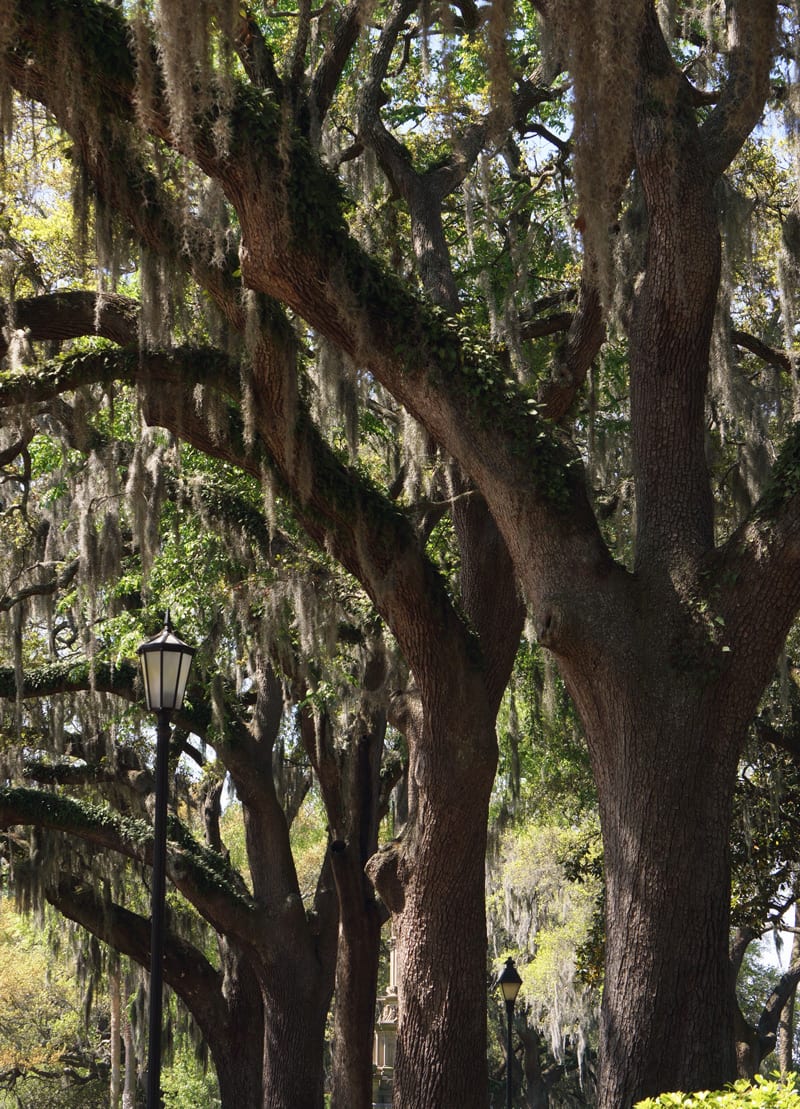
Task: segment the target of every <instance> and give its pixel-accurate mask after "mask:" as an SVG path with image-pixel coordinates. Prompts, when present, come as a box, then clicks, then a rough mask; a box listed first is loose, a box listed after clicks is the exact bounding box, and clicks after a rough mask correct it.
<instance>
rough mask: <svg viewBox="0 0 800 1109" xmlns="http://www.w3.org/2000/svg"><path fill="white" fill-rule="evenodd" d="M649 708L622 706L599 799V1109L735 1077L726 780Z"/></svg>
mask: <svg viewBox="0 0 800 1109" xmlns="http://www.w3.org/2000/svg"><path fill="white" fill-rule="evenodd" d="M655 699H656V697H655V691H654V692H653V695H652V700H651V699H650V698H646V697H645V698H642V700H641V702H640V706H639V707H638V710H637V707H636V706H634V705H631V704H629V705H627V706H626V708H627V712H626V715H627V716H628V722H627V724H626V725H625V731H624V732H623V734H622V735H621V736H620V739H621V740H622V744H621V746H622V748H623V749H624V751H625V753H626V755H625V758H624V759H623V760H620V761H619V762H618V763H617V765H615V766H613V767H611V768H609V769H608V770H607V771H606V772H605V774H604V775H603V778H602V785H601V787H600V806H601V817H602V827H603V836H604V844H605V872H606V905H607V907H606V936H607V940H606V977H605V988H604V992H603V1008H602V1031H601V1040H600V1073H599V1085H600V1097H599V1102H598V1104H599V1105H600V1106H601V1107H603V1109H621V1107H623V1106H625V1107H627V1106H630V1105H632V1104H633V1103H634V1102H635V1101H637V1100H638V1099H640V1098H643V1097H647V1096H653V1095H656V1094H658V1093H661V1092H663V1091H665V1090H667V1089H700V1088H705V1089H719V1088H721V1087H722V1086H723V1085H724V1084H725V1083H726V1082H728V1081H730V1080H731V1078H732V1077H733V1075H734V1074H735V1053H734V1011H735V1000H734V996H733V989H732V985H733V983H732V978H731V973H730V964H729V960H728V951H727V945H728V913H729V904H730V884H729V868H728V826H729V816H730V806H731V794H732V789H733V780H734V774H733V771H732V769H731V767H730V766H729V767H726V768H721V767H720V766H719V765H718V764H716V763H714V762H713V761H712V760H710V759H709V760H704V759H703V758H702V757H699V758H698V753H699V752H701V751H702V750H703V749H704V746H705V744H706V743H707V741H708V731H707V730H705V729H704V728H703V726H702V723H699V722H698V719H697V717H696V716H694V714H692V713H691V712H689V713H687V714H686V716H685V718H684V719H683V721H679V720H677V719H676V720H675V726H674V728H664V727H663V723H662V722H659V723H654V722H653V721H652V719H648V717H649V705H651V704H653V703H654V702H655ZM699 715H700V714H698V716H699ZM701 719H702V717H701ZM634 721H635V723H634ZM679 762H683V765H684V767H685V770H684V772H683V773H676V772H675V769H674V767H675V766H676V764H678V763H679ZM670 767H672V768H673V769H672V770H670V769H669V768H670Z"/></svg>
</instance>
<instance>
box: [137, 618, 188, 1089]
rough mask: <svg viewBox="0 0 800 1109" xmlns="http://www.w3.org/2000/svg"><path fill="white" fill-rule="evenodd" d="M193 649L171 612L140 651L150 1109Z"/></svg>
mask: <svg viewBox="0 0 800 1109" xmlns="http://www.w3.org/2000/svg"><path fill="white" fill-rule="evenodd" d="M194 653H195V648H194V647H189V646H187V645H186V644H185V643H183V642H182V641H181V640H180V639H178V637H177V636H176V635H175V634H174V633H173V631H172V624H171V623H170V619H169V612H168V613H167V615H166V617H165V619H164V628H163V631H161V632H160V633H159V634H158V635H156V636H154V637H153V638H152V639H148V640H147V642H146V643H142V645H141V646H140V647H139V659H140V661H141V664H142V677H143V678H144V690H145V696H146V698H147V707H148V708H149V709H150V711H151V712H155V713H156V717H157V724H156V812H155V826H154V830H153V877H152V892H151V902H150V906H151V907H150V919H151V931H150V1027H149V1039H148V1055H147V1109H159V1107H160V1106H161V1005H162V996H163V983H164V977H163V964H164V899H165V894H166V870H167V792H168V786H169V770H168V767H169V737H170V732H171V729H170V723H169V718H170V713H171V712H172V711H174V710H178V709H180V707H181V705H182V704H183V696H184V693H185V692H186V682H187V680H188V677H189V669H190V667H191V665H192V657H193V655H194Z"/></svg>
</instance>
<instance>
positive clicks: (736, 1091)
mask: <svg viewBox="0 0 800 1109" xmlns="http://www.w3.org/2000/svg"><path fill="white" fill-rule="evenodd" d="M675 1106H682V1107H683V1109H800V1092H798V1078H797V1075H795V1074H790V1075H787V1076H786V1078H785V1079H780V1078H776V1079H774V1080H772V1079H767V1078H764V1077H762V1075H760V1074H757V1075H756V1078H755V1082H754V1083H750V1082H748V1081H740V1082H734V1084H733V1085H732V1086H729V1087H728V1088H727V1089H726V1090H719V1091H717V1092H716V1093H712V1092H710V1091H708V1090H703V1091H702V1092H701V1093H699V1094H680V1093H677V1094H662V1095H661V1097H655V1098H654V1097H649V1098H646V1099H645V1100H644V1101H640V1102H638V1103H637V1104H636V1106H635V1109H674V1107H675Z"/></svg>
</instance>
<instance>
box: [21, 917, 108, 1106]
mask: <svg viewBox="0 0 800 1109" xmlns="http://www.w3.org/2000/svg"><path fill="white" fill-rule="evenodd" d="M0 996H2V998H3V1006H2V1015H1V1016H0V1109H17V1107H18V1106H20V1105H35V1106H36V1107H37V1109H81V1107H83V1109H104V1107H105V1106H107V1105H108V1096H109V1095H108V1057H107V1050H108V1044H107V1042H105V1043H104V1042H103V1037H102V1033H101V1029H100V1026H99V1024H100V1021H101V1020H107V1014H105V1015H104V1014H103V1012H102V1010H101V1009H100V1008H97V1009H96V1010H95V1012H94V1013H93V1015H92V1019H91V1021H90V1022H89V1023H87V1022H86V1021H85V1014H84V1007H83V998H82V997H81V994H80V992H79V989H78V986H77V984H76V982H75V977H74V973H73V972H72V969H71V968H70V966H69V965H68V964H67V962H66V961H61V960H54V959H53V955H52V952H51V951H50V950H48V947H47V944H46V943H45V941H44V940H43V938H42V936H41V934H39V933H38V932H37V930H36V929H35V928H34V927H32V926H31V924H30V923H29V922H28V921H26V920H25V919H24V918H22V917H20V916H18V915H17V914H16V913H15V912H14V911H13V910H12V908H11V906H10V905H9V903H8V901H6V900H5V899H4V898H2V897H0Z"/></svg>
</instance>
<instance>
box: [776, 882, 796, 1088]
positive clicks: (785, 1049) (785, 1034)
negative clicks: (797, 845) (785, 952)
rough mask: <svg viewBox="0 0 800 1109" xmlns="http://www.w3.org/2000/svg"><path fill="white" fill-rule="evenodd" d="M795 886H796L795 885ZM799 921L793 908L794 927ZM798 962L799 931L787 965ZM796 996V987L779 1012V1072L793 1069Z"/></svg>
mask: <svg viewBox="0 0 800 1109" xmlns="http://www.w3.org/2000/svg"><path fill="white" fill-rule="evenodd" d="M795 888H796V887H795ZM798 923H800V913H798V912H797V909H796V908H795V927H797V925H798ZM798 964H800V933H798V932H795V934H794V936H793V937H792V957H791V959H790V960H789V966H792V967H793V966H797V965H798ZM796 996H797V987H796V986H795V988H794V990H793V991H792V993H791V994H790V996H789V999H788V1000H787V1002H786V1004H785V1005H784V1007H783V1011H782V1012H781V1019H780V1024H779V1025H778V1066H779V1067H780V1070H781V1074H783V1075H786V1074H789V1073H790V1072H791V1071H793V1070H794V1004H795V998H796Z"/></svg>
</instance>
